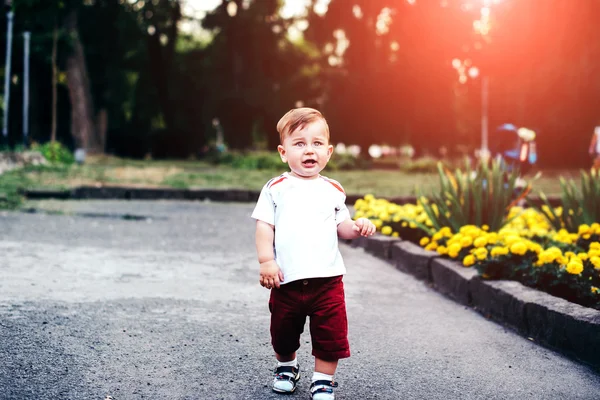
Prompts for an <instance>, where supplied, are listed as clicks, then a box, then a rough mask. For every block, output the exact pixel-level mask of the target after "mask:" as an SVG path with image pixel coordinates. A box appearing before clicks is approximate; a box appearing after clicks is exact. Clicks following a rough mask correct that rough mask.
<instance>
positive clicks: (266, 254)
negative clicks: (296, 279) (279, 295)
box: [256, 220, 283, 289]
mask: <svg viewBox="0 0 600 400" xmlns="http://www.w3.org/2000/svg"><path fill="white" fill-rule="evenodd" d="M274 240H275V227H274V226H273V225H271V224H268V223H266V222H264V221H261V220H257V221H256V252H257V253H258V262H259V263H260V281H259V282H260V284H261V286H264V287H266V288H267V289H272V288H274V287H276V288H279V284H280V282H281V281H283V272H281V269H280V268H279V265H277V263H276V262H275V253H274V251H273V241H274Z"/></svg>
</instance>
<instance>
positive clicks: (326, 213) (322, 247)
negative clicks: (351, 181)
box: [252, 172, 350, 284]
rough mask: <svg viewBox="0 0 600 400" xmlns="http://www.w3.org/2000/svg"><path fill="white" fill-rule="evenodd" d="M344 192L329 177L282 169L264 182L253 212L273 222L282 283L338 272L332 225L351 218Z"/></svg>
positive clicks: (343, 269)
mask: <svg viewBox="0 0 600 400" xmlns="http://www.w3.org/2000/svg"><path fill="white" fill-rule="evenodd" d="M345 201H346V193H344V189H343V188H342V185H340V184H339V183H338V182H337V181H335V180H333V179H329V178H326V177H324V176H319V177H318V178H316V179H300V178H296V177H294V176H293V175H290V174H289V173H287V172H286V173H284V174H282V175H280V176H278V177H276V178H273V179H271V180H270V181H269V182H267V184H266V185H265V186H264V187H263V189H262V191H261V192H260V197H259V198H258V202H257V203H256V207H255V208H254V212H253V213H252V218H254V219H257V220H261V221H264V222H266V223H268V224H271V225H274V226H275V244H274V249H275V261H276V262H277V265H279V268H281V270H282V272H283V279H284V280H283V282H282V284H285V283H289V282H292V281H296V280H299V279H308V278H325V277H330V276H337V275H343V274H345V273H346V267H345V266H344V261H343V259H342V255H341V254H340V250H339V247H338V236H337V226H338V224H339V223H341V222H343V221H344V220H346V219H348V218H350V212H349V211H348V208H347V207H346V204H345Z"/></svg>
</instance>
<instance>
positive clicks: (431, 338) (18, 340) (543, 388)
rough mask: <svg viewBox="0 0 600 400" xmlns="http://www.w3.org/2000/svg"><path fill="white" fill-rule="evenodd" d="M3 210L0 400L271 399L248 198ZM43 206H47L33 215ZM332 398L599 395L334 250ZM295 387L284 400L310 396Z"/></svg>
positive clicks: (555, 364) (412, 282) (417, 287)
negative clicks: (336, 306) (340, 271)
mask: <svg viewBox="0 0 600 400" xmlns="http://www.w3.org/2000/svg"><path fill="white" fill-rule="evenodd" d="M30 205H31V206H32V207H35V208H36V209H37V210H38V212H36V213H24V212H0V399H19V400H20V399H76V400H79V399H81V400H89V399H99V400H102V399H110V398H112V399H114V400H121V399H153V400H157V399H161V400H163V399H253V400H254V399H281V398H282V397H281V396H280V395H277V394H275V393H272V392H271V390H270V382H271V379H272V369H273V367H274V365H275V363H274V357H273V355H272V350H271V347H270V339H269V312H268V307H267V299H268V296H269V292H268V291H267V290H266V289H264V288H262V287H261V286H260V285H259V284H258V274H257V271H258V265H257V261H256V255H255V248H254V237H253V232H254V223H253V221H252V220H251V219H250V213H251V211H252V208H253V205H252V204H223V203H211V202H173V201H171V202H142V201H139V202H134V201H123V202H119V201H97V202H92V201H71V202H58V201H46V202H37V203H31V204H30ZM40 210H45V211H44V212H40ZM341 251H342V255H343V257H344V260H345V262H346V266H347V269H348V274H347V275H346V277H345V278H344V281H345V285H346V299H347V306H348V318H349V336H350V345H351V352H352V357H350V358H349V359H346V360H342V361H341V362H340V366H339V368H338V372H337V374H336V380H337V381H338V382H339V388H338V390H337V392H336V398H337V399H338V400H343V399H346V400H349V399H361V400H362V399H393V400H396V399H563V400H564V399H598V398H600V375H599V374H598V373H597V372H595V371H593V370H592V369H590V368H589V367H587V366H585V365H582V364H580V363H577V362H575V361H572V360H570V359H567V358H565V357H564V356H562V355H560V354H558V353H556V352H554V351H552V350H549V349H546V348H544V347H542V346H540V345H538V344H537V343H534V342H532V341H530V340H528V339H527V338H524V337H521V336H519V335H517V334H516V333H514V332H512V331H511V330H510V329H507V328H505V327H503V326H501V325H500V324H497V323H495V322H493V321H489V320H487V319H486V318H484V317H483V316H481V315H480V314H478V313H477V312H475V311H473V310H472V309H470V308H468V307H464V306H460V305H458V304H457V303H455V302H453V301H451V300H449V299H446V298H445V297H443V296H441V295H440V294H438V293H437V292H435V291H434V290H432V289H431V288H429V287H428V286H427V285H426V284H424V283H422V282H420V281H417V280H416V279H414V278H413V277H412V276H409V275H406V274H403V273H401V272H399V271H397V270H395V269H394V268H393V267H392V266H391V265H389V264H388V263H386V262H384V261H382V260H379V259H377V258H375V257H373V256H371V255H369V254H366V253H365V252H364V251H363V250H362V249H355V248H351V247H349V246H347V245H344V244H342V245H341ZM298 357H299V361H300V365H301V370H302V374H303V378H302V379H301V380H300V382H299V387H298V391H297V392H296V394H294V395H292V396H290V397H283V398H284V399H294V398H302V399H308V398H309V396H308V387H309V383H310V375H311V374H312V369H313V364H312V363H313V361H312V357H311V355H310V337H309V333H308V326H306V329H305V333H304V335H303V337H302V347H301V348H300V350H299V353H298Z"/></svg>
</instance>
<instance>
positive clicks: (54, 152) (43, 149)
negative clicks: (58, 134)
mask: <svg viewBox="0 0 600 400" xmlns="http://www.w3.org/2000/svg"><path fill="white" fill-rule="evenodd" d="M31 149H32V150H35V151H39V152H40V153H42V155H43V156H44V158H45V159H46V160H48V161H49V162H51V163H58V164H73V163H74V162H75V157H73V153H71V151H70V150H69V149H68V148H67V147H65V146H63V145H62V144H60V142H47V143H44V144H41V145H40V144H37V143H34V144H33V145H32V146H31Z"/></svg>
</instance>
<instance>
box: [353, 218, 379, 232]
mask: <svg viewBox="0 0 600 400" xmlns="http://www.w3.org/2000/svg"><path fill="white" fill-rule="evenodd" d="M352 230H354V231H356V232H358V234H359V235H361V236H371V235H374V234H375V231H377V228H376V227H375V225H373V223H372V222H371V221H370V220H369V219H368V218H359V219H357V220H356V221H354V226H353V227H352Z"/></svg>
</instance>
